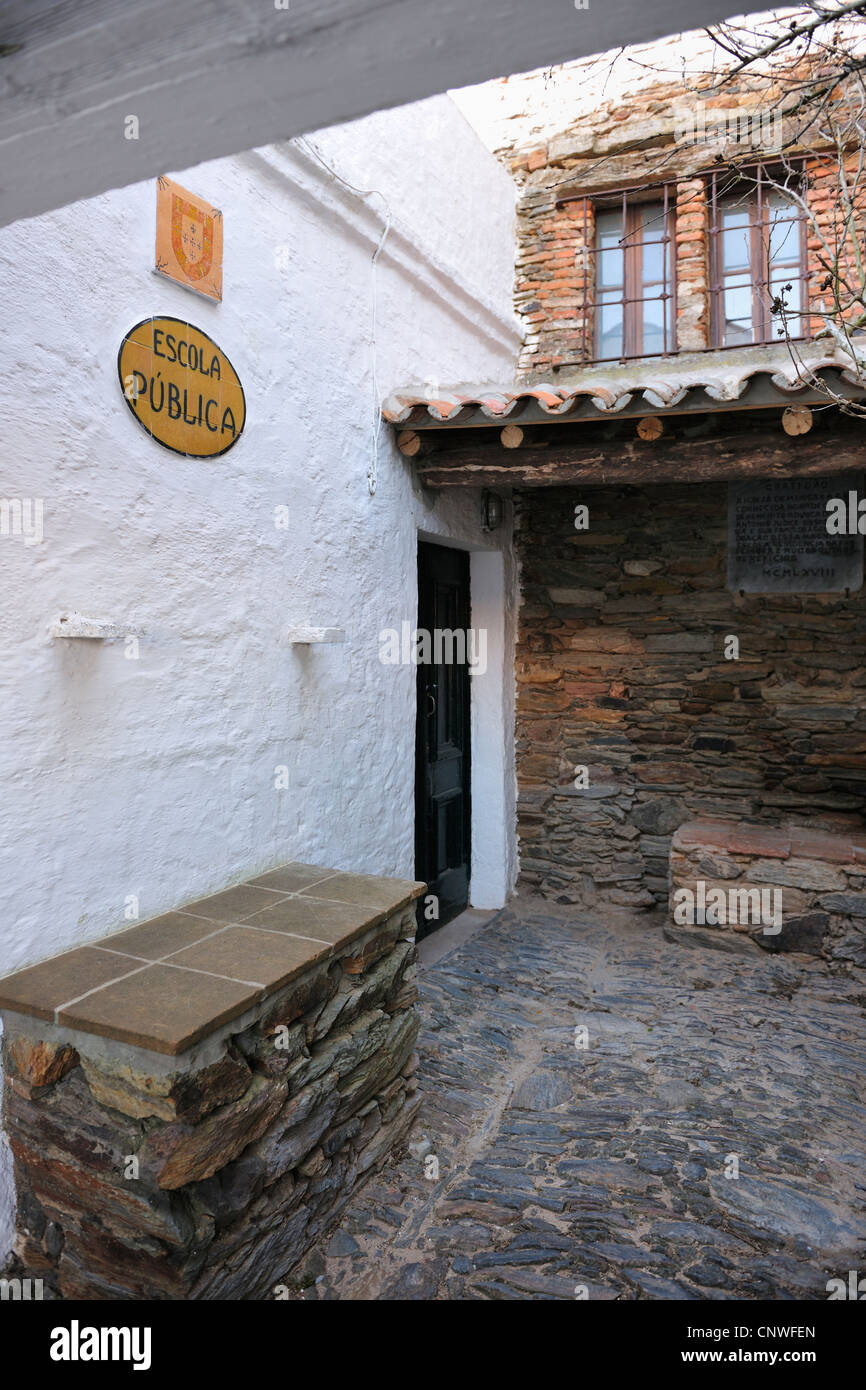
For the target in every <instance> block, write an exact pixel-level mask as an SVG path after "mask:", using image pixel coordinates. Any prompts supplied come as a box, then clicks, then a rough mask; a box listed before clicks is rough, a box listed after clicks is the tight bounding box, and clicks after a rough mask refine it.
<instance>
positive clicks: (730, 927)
mask: <svg viewBox="0 0 866 1390" xmlns="http://www.w3.org/2000/svg"><path fill="white" fill-rule="evenodd" d="M669 906H670V915H671V922H672V925H673V929H674V931H673V935H674V937H675V938H677V939H688V938H684V937H683V934H682V933H681V932H679V930H678V929H680V928H685V929H687V930H689V929H691V928H695V929H696V930H695V934H694V937H693V938H692V939H694V940H697V939H701V938H700V937H699V936H698V933H702V934H703V937H702V939H704V940H705V941H706V940H707V939H708V938H707V937H706V933H707V932H714V933H718V932H720V931H722V932H727V933H731V932H735V933H740V934H741V937H742V936H744V935H746V934H747V935H748V937H750V938H751V940H752V941H753V942H755V944H756V945H757V946H760V947H763V948H764V949H765V950H769V951H801V952H806V953H808V954H810V955H813V956H818V957H820V958H822V959H824V960H827V961H833V962H835V963H836V964H837V965H838V966H842V967H845V968H846V969H849V970H850V969H851V968H852V967H860V968H863V967H866V834H861V833H859V832H857V831H853V830H852V831H838V832H837V831H833V832H830V831H823V830H809V829H808V828H805V827H803V828H801V827H797V826H793V827H787V828H783V829H773V828H770V827H767V826H764V825H749V824H742V823H738V822H736V821H729V820H695V821H689V822H688V823H687V824H685V825H681V826H680V828H679V830H677V831H676V832H675V834H674V836H673V838H672V840H671V850H670V903H669ZM669 934H670V933H669Z"/></svg>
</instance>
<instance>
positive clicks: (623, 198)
mask: <svg viewBox="0 0 866 1390" xmlns="http://www.w3.org/2000/svg"><path fill="white" fill-rule="evenodd" d="M584 206H585V207H586V205H584ZM675 207H676V197H675V191H674V188H673V186H672V185H667V184H666V185H664V186H663V187H662V188H656V189H653V190H651V191H649V192H648V191H647V190H646V189H627V190H625V191H624V192H622V193H620V194H617V196H616V199H615V201H614V200H609V201H608V200H603V201H602V200H599V201H597V202H596V203H595V204H594V211H595V237H594V241H593V244H592V245H589V244H588V243H589V241H590V235H589V227H588V225H587V223H588V218H587V216H586V215H585V216H584V233H585V234H584V246H585V247H586V256H587V271H588V282H589V285H590V286H591V289H590V291H589V297H588V302H587V304H586V309H587V312H588V315H589V316H590V318H591V323H592V334H591V339H590V335H589V334H587V343H589V341H591V342H592V347H591V349H590V355H591V359H592V360H594V361H596V362H606V361H611V360H614V361H625V360H626V359H628V358H631V357H656V356H659V355H662V354H665V353H670V352H675V351H676V279H675V274H674V248H675V244H676V243H675V237H674V232H675V224H674V218H675Z"/></svg>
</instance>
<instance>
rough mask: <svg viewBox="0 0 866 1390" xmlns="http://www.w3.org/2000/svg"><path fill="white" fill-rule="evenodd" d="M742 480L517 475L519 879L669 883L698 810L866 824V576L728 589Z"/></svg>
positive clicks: (556, 895) (557, 894)
mask: <svg viewBox="0 0 866 1390" xmlns="http://www.w3.org/2000/svg"><path fill="white" fill-rule="evenodd" d="M726 499H727V490H726V486H725V485H724V484H715V485H702V486H700V487H690V486H681V487H674V486H668V487H655V488H652V487H647V488H636V487H634V488H626V487H620V488H613V487H609V488H603V487H600V488H593V489H583V490H578V489H564V488H563V489H539V490H534V491H528V492H525V493H523V494H521V495H520V498H519V501H518V515H519V531H518V548H519V555H520V561H521V569H522V585H523V605H522V608H521V613H520V628H519V641H518V652H517V681H518V711H517V733H518V779H519V808H520V815H519V835H520V855H521V861H520V862H521V880H522V883H523V884H524V885H526V886H527V887H532V888H534V889H535V890H537V891H539V892H541V893H542V894H543V895H544V896H546V897H550V898H552V899H555V900H558V901H561V902H575V903H582V904H585V905H591V904H592V903H593V902H594V901H595V900H596V899H597V897H598V896H599V895H604V896H606V897H608V898H609V899H612V900H613V901H614V902H617V903H621V904H624V905H627V906H647V907H649V906H651V905H652V904H653V903H655V902H656V901H657V902H665V901H666V900H667V890H668V883H667V876H668V855H669V849H670V835H671V832H672V831H673V830H675V829H676V827H677V826H679V825H681V824H682V823H683V822H684V821H687V820H689V819H692V818H694V817H703V816H710V817H722V818H725V819H735V820H750V821H757V822H759V823H760V822H764V823H766V824H768V825H781V824H784V823H785V822H786V821H788V820H792V819H793V820H797V819H800V818H804V817H808V819H809V821H810V823H811V824H812V825H813V826H818V827H824V828H826V829H828V830H830V829H833V828H835V827H838V826H840V825H842V824H849V823H851V824H859V825H862V817H863V811H864V808H866V734H864V715H866V656H864V653H866V645H864V637H866V592H864V590H860V591H859V592H857V593H853V594H852V595H851V596H850V598H846V597H845V596H844V595H843V594H837V595H829V596H821V595H814V596H793V595H792V596H789V595H772V594H760V595H745V596H742V597H741V596H739V595H737V594H733V593H730V592H729V591H728V589H727V588H726V557H727V500H726ZM577 502H581V503H585V504H587V505H588V506H589V509H590V529H589V530H588V531H585V532H578V531H576V530H575V528H574V507H575V504H576V503H577ZM729 634H733V635H736V636H737V637H738V638H739V643H740V656H739V660H726V659H725V657H724V646H725V637H726V636H727V635H729ZM579 765H583V766H586V767H587V768H588V777H589V786H588V787H585V788H581V787H576V786H575V780H576V779H575V768H576V767H577V766H579Z"/></svg>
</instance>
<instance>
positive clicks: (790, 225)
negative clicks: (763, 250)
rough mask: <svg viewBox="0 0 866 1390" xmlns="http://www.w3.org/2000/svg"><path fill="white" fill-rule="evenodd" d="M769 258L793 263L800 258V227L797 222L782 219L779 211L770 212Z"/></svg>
mask: <svg viewBox="0 0 866 1390" xmlns="http://www.w3.org/2000/svg"><path fill="white" fill-rule="evenodd" d="M769 218H770V260H771V261H787V262H788V263H789V264H791V265H793V264H795V263H796V262H798V261H799V259H800V228H799V225H798V223H797V222H791V221H788V220H783V214H782V213H780V212H770V214H769Z"/></svg>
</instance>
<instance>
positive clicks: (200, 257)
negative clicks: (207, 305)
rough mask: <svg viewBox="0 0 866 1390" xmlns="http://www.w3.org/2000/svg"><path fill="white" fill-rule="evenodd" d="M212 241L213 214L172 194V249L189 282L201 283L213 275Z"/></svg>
mask: <svg viewBox="0 0 866 1390" xmlns="http://www.w3.org/2000/svg"><path fill="white" fill-rule="evenodd" d="M213 240H214V235H213V215H212V214H211V213H207V214H206V213H203V212H202V210H201V209H200V208H197V207H196V206H195V204H194V203H190V202H187V200H186V198H181V197H179V195H178V194H177V193H172V200H171V249H172V251H173V252H174V254H175V256H176V257H177V262H178V265H179V266H180V268H181V270H182V271H183V273H184V275H185V276H186V277H187V279H188V280H202V279H204V277H205V276H206V275H208V274H209V273H210V270H211V267H212V265H213Z"/></svg>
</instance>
